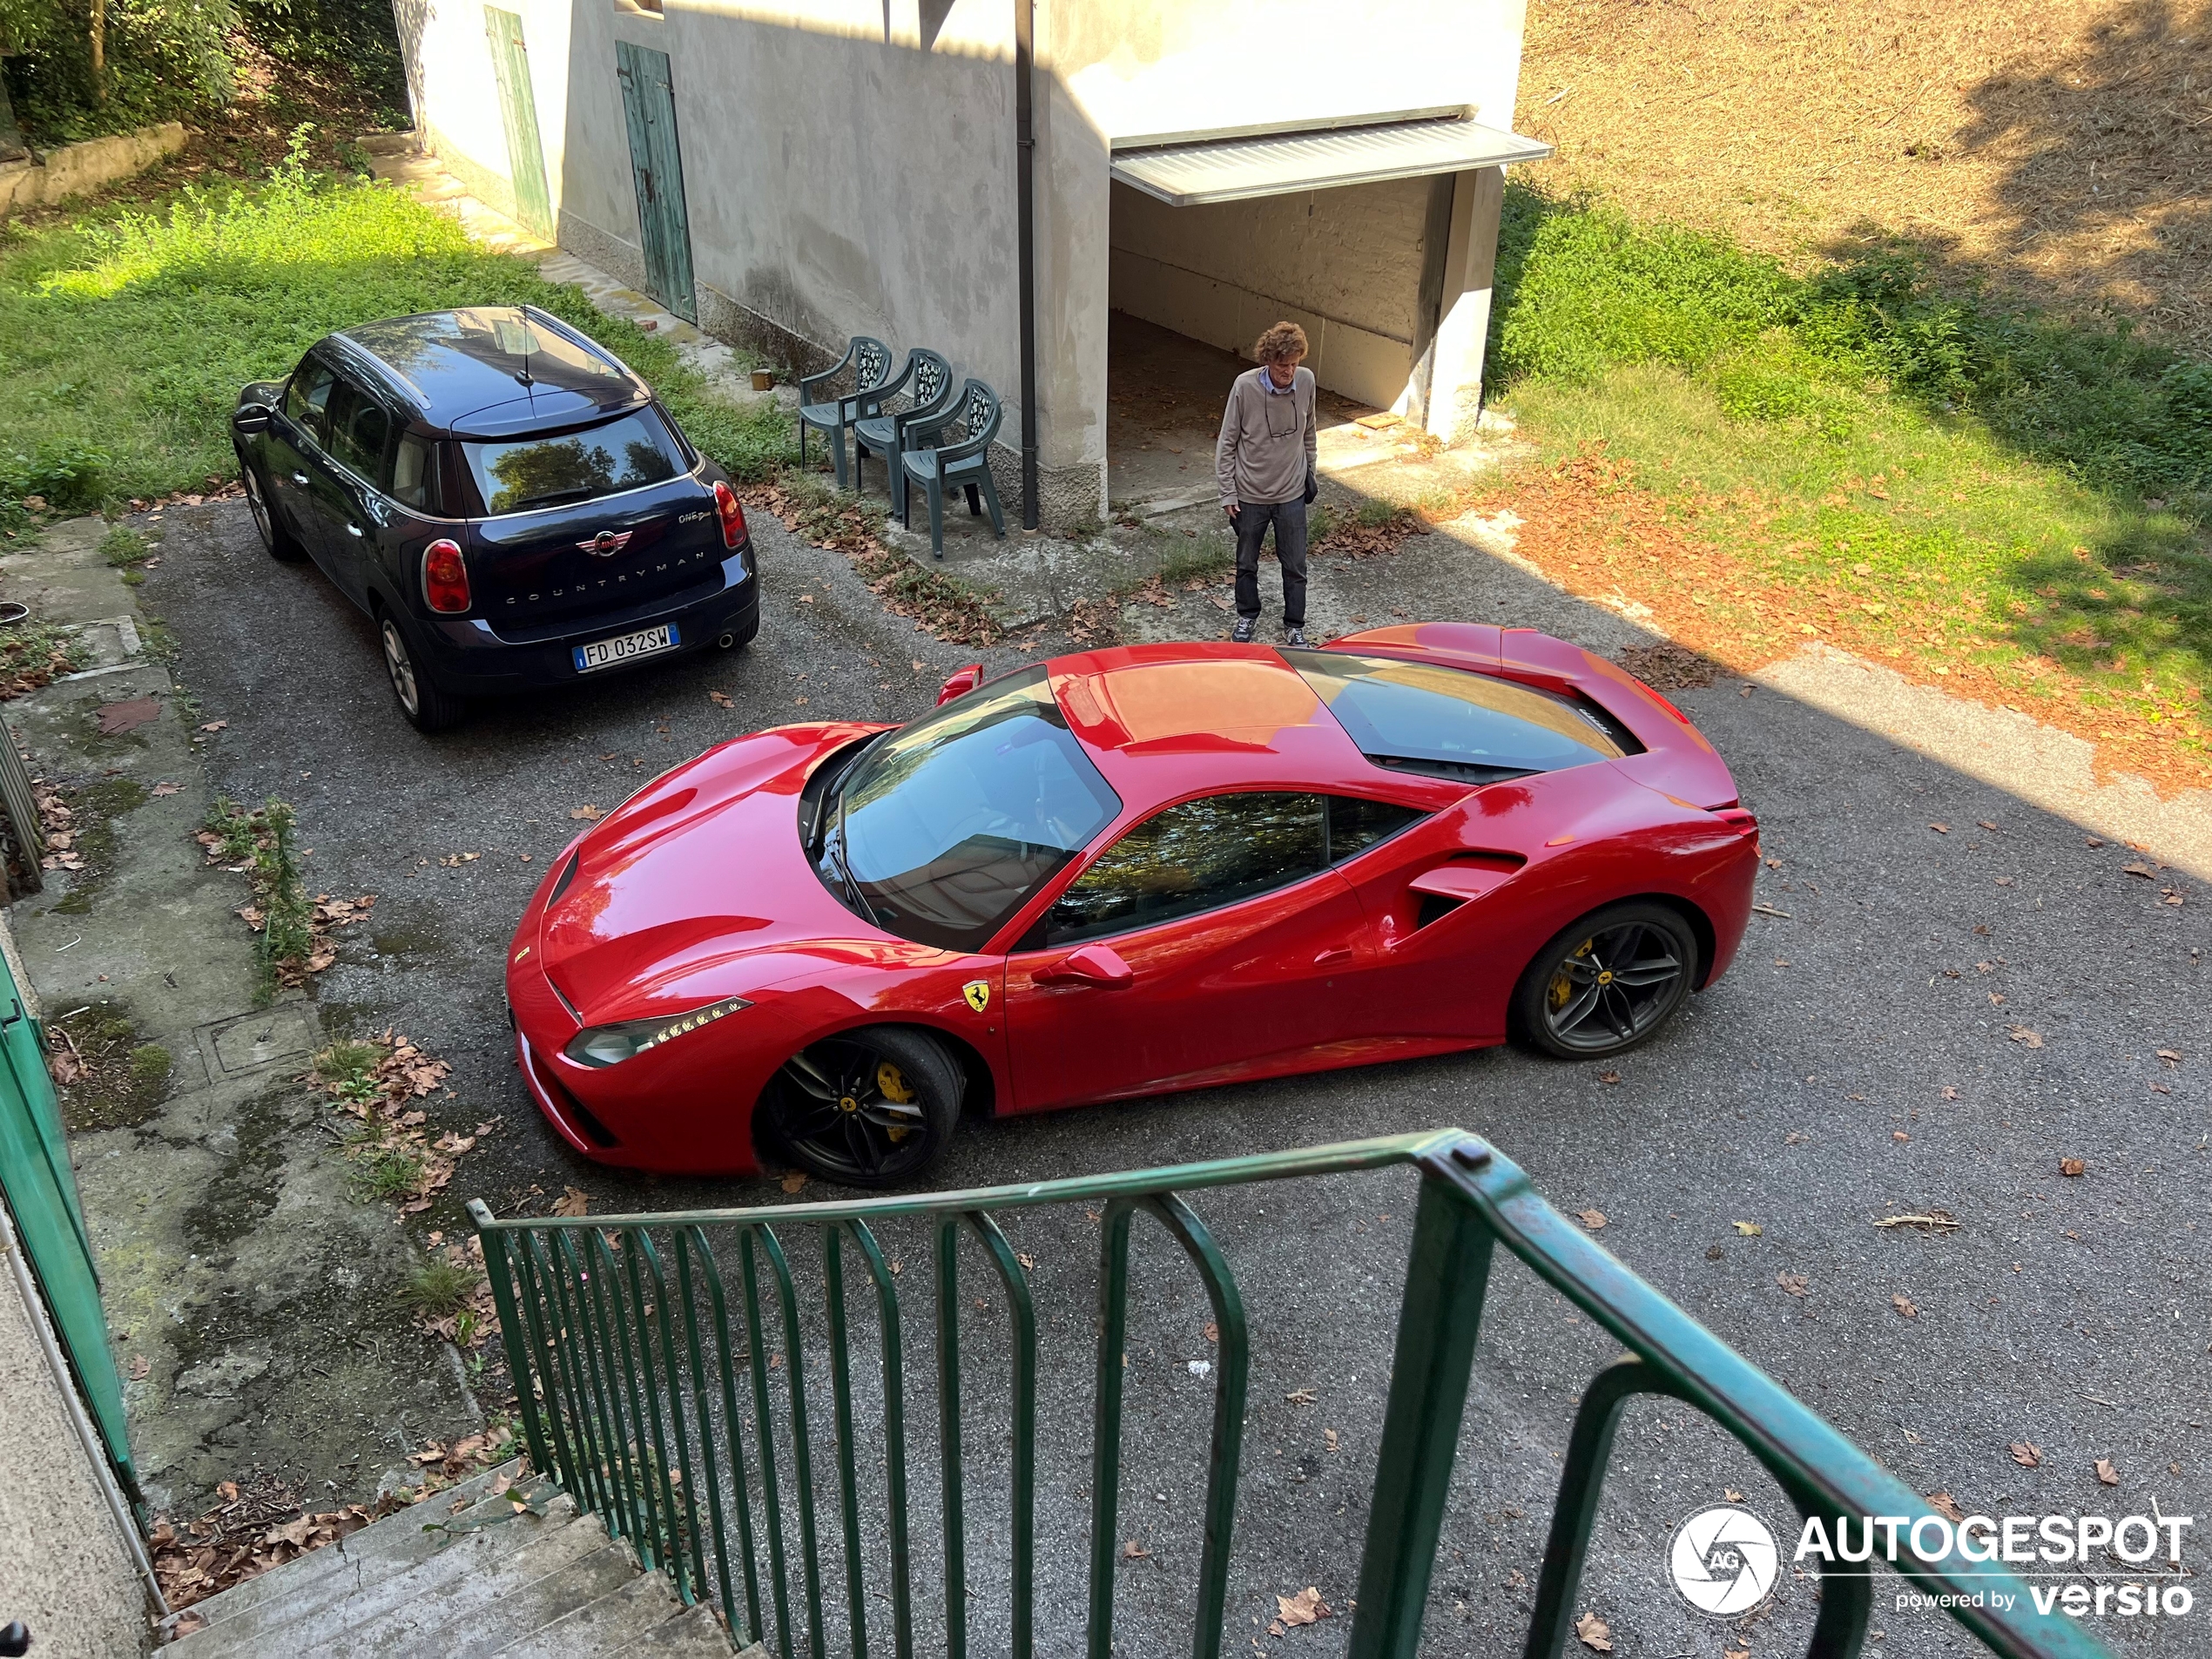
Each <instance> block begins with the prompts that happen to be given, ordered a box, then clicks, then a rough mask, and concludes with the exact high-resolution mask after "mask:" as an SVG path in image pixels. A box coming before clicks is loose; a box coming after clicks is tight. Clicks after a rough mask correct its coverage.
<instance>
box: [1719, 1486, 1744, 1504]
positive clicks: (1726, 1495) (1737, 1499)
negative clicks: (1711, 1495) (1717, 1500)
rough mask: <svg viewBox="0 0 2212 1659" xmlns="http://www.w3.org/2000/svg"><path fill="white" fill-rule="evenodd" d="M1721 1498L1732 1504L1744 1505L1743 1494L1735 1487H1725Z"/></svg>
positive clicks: (1722, 1489)
mask: <svg viewBox="0 0 2212 1659" xmlns="http://www.w3.org/2000/svg"><path fill="white" fill-rule="evenodd" d="M1721 1496H1722V1498H1723V1500H1725V1501H1727V1502H1730V1503H1742V1502H1743V1494H1742V1493H1740V1492H1738V1491H1737V1489H1736V1488H1735V1487H1722V1488H1721Z"/></svg>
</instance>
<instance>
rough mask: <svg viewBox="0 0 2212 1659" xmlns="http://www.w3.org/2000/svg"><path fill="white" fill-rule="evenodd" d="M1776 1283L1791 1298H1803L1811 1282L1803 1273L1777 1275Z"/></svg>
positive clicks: (1775, 1277)
mask: <svg viewBox="0 0 2212 1659" xmlns="http://www.w3.org/2000/svg"><path fill="white" fill-rule="evenodd" d="M1774 1282H1775V1283H1776V1284H1777V1285H1780V1286H1781V1287H1782V1288H1783V1289H1784V1291H1788V1292H1789V1293H1790V1294H1791V1296H1803V1295H1804V1293H1805V1286H1806V1285H1807V1284H1809V1283H1810V1282H1811V1281H1810V1280H1808V1279H1807V1278H1805V1276H1804V1274H1803V1273H1777V1274H1776V1275H1775V1276H1774Z"/></svg>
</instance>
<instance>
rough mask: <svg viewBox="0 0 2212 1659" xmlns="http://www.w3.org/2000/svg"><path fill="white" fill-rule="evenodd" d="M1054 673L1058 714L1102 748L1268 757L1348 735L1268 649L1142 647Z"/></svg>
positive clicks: (1071, 661) (1065, 665)
mask: <svg viewBox="0 0 2212 1659" xmlns="http://www.w3.org/2000/svg"><path fill="white" fill-rule="evenodd" d="M1117 659H1118V660H1117ZM1054 669H1055V672H1054V674H1053V689H1054V690H1055V691H1056V692H1057V693H1058V695H1059V698H1060V706H1061V708H1062V710H1063V711H1065V712H1066V714H1067V716H1068V722H1069V725H1071V726H1072V727H1073V728H1074V729H1075V732H1076V736H1077V737H1079V738H1082V740H1083V741H1084V742H1085V743H1086V744H1088V745H1090V746H1091V747H1092V748H1094V749H1118V750H1121V751H1123V752H1126V753H1130V754H1132V755H1138V754H1147V753H1151V754H1190V753H1194V752H1208V751H1220V750H1224V749H1229V750H1244V751H1263V750H1272V749H1276V748H1278V747H1279V745H1280V743H1281V741H1282V739H1283V738H1284V735H1285V733H1286V732H1293V731H1299V730H1305V729H1310V728H1317V727H1318V728H1324V729H1326V730H1328V731H1331V732H1337V733H1339V735H1341V728H1339V726H1338V725H1337V724H1336V722H1335V721H1334V720H1332V719H1331V718H1329V714H1328V711H1327V710H1326V709H1325V707H1324V706H1323V705H1322V702H1321V699H1320V698H1319V697H1318V696H1317V695H1316V694H1315V693H1314V691H1313V688H1312V686H1310V685H1307V684H1306V683H1305V680H1304V679H1303V678H1300V677H1299V675H1298V672H1297V671H1295V670H1294V669H1292V668H1291V665H1290V664H1288V663H1286V662H1285V661H1284V660H1283V658H1281V657H1279V656H1278V655H1277V654H1276V653H1275V652H1274V651H1270V650H1268V649H1267V648H1266V647H1264V646H1259V645H1253V646H1242V647H1227V648H1224V647H1220V646H1202V647H1197V648H1195V649H1194V648H1193V647H1191V646H1188V645H1184V646H1168V647H1160V646H1138V647H1135V648H1133V649H1130V650H1127V651H1094V652H1092V653H1090V654H1089V656H1088V657H1082V658H1068V659H1064V660H1063V661H1062V663H1058V664H1054Z"/></svg>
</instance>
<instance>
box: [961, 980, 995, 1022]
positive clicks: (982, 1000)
mask: <svg viewBox="0 0 2212 1659" xmlns="http://www.w3.org/2000/svg"><path fill="white" fill-rule="evenodd" d="M960 994H961V995H962V996H964V997H966V998H967V999H968V1007H970V1008H974V1010H975V1011H976V1012H977V1013H978V1014H981V1012H982V1011H983V1010H984V1009H985V1008H988V1007H990V1006H991V982H990V981H988V980H987V979H972V980H970V981H968V983H967V984H965V985H963V986H961V988H960Z"/></svg>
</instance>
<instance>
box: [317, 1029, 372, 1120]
mask: <svg viewBox="0 0 2212 1659" xmlns="http://www.w3.org/2000/svg"><path fill="white" fill-rule="evenodd" d="M383 1058H384V1050H383V1049H380V1048H378V1047H377V1046H376V1045H375V1044H374V1043H373V1042H357V1041H355V1040H354V1039H353V1038H351V1037H343V1038H341V1039H340V1040H339V1041H338V1042H334V1043H332V1044H331V1045H330V1046H329V1047H328V1048H327V1049H324V1050H323V1051H322V1052H321V1053H320V1054H318V1055H316V1056H315V1058H314V1076H315V1081H316V1082H319V1083H320V1084H322V1085H323V1087H324V1088H326V1089H328V1090H329V1091H330V1093H331V1095H332V1096H333V1097H334V1098H335V1099H338V1100H343V1101H351V1102H353V1103H355V1104H357V1105H358V1104H361V1103H366V1102H368V1101H373V1100H375V1099H377V1098H378V1097H379V1096H381V1095H382V1093H383V1092H384V1091H383V1089H381V1087H379V1086H378V1083H377V1080H376V1068H377V1066H378V1065H379V1064H380V1063H381V1062H382V1060H383Z"/></svg>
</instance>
